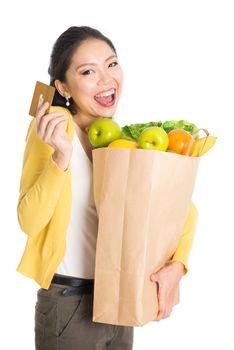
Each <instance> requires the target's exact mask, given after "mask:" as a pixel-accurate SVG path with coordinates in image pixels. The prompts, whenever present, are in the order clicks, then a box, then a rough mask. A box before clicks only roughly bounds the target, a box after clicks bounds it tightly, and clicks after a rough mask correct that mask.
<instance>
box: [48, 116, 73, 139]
mask: <svg viewBox="0 0 234 350" xmlns="http://www.w3.org/2000/svg"><path fill="white" fill-rule="evenodd" d="M67 121H68V118H67V117H66V116H60V117H56V118H55V119H52V120H51V121H50V122H49V123H48V124H47V127H46V130H45V134H44V140H45V141H46V140H48V141H49V140H50V139H51V137H52V135H53V133H54V131H55V128H58V127H60V126H61V125H63V124H65V123H66V122H67Z"/></svg>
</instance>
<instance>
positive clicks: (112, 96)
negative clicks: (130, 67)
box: [94, 88, 116, 107]
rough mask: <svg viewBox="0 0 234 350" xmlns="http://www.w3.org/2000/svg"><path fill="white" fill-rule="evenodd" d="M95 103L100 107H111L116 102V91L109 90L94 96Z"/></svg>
mask: <svg viewBox="0 0 234 350" xmlns="http://www.w3.org/2000/svg"><path fill="white" fill-rule="evenodd" d="M94 99H95V101H96V102H97V103H98V104H99V105H101V106H102V107H112V106H113V105H114V104H115V101H116V89H113V88H112V89H109V90H107V91H103V92H101V93H99V94H97V95H96V96H94Z"/></svg>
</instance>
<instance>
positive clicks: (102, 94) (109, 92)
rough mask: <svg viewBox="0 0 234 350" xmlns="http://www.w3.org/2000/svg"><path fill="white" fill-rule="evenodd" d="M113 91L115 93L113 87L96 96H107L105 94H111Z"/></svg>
mask: <svg viewBox="0 0 234 350" xmlns="http://www.w3.org/2000/svg"><path fill="white" fill-rule="evenodd" d="M114 93H115V89H111V90H109V91H106V92H102V93H100V94H97V95H96V97H107V96H110V95H113V94H114Z"/></svg>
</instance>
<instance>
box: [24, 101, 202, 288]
mask: <svg viewBox="0 0 234 350" xmlns="http://www.w3.org/2000/svg"><path fill="white" fill-rule="evenodd" d="M50 111H51V112H54V111H63V112H64V114H66V115H67V116H68V123H67V124H66V126H65V129H66V131H67V133H68V135H69V137H70V139H71V141H72V140H73V137H74V126H73V117H72V115H71V114H70V112H69V111H68V110H67V109H66V108H63V107H51V108H50ZM53 152H54V149H53V148H52V147H51V146H49V145H48V144H46V143H45V142H44V141H41V140H40V139H39V138H38V137H37V134H36V124H35V118H33V120H32V121H31V123H30V125H29V128H28V132H27V136H26V147H25V151H24V157H23V167H22V175H21V180H20V194H19V200H18V205H17V214H18V221H19V225H20V227H21V229H22V231H23V232H25V233H26V234H27V235H28V239H27V243H26V247H25V250H24V253H23V256H22V258H21V261H20V263H19V265H18V267H17V271H18V272H20V273H22V274H23V275H25V276H27V277H29V278H32V279H34V280H35V281H36V282H37V283H38V284H39V285H40V286H41V287H42V288H45V289H48V288H49V286H50V283H51V280H52V277H53V275H54V273H55V271H56V269H57V267H58V266H59V264H60V262H61V261H62V259H63V257H64V254H65V249H66V230H67V226H68V223H69V219H70V209H71V198H72V188H71V168H70V164H69V166H68V168H67V169H66V170H65V171H62V170H61V169H60V168H59V167H58V166H57V164H56V163H55V162H54V160H53V158H52V154H53ZM196 221H197V210H196V207H195V206H194V204H193V203H191V205H190V209H189V213H188V216H187V219H186V222H185V225H184V229H183V231H182V233H181V238H180V242H179V245H178V248H177V250H176V252H175V254H174V256H173V258H172V260H177V261H181V262H182V263H183V264H184V266H185V269H186V270H185V273H186V272H187V268H188V267H187V265H188V255H189V251H190V248H191V245H192V241H193V236H194V232H195V226H196Z"/></svg>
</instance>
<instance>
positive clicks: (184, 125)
mask: <svg viewBox="0 0 234 350" xmlns="http://www.w3.org/2000/svg"><path fill="white" fill-rule="evenodd" d="M150 126H158V127H162V128H163V129H164V130H165V131H166V132H167V133H168V132H169V131H171V130H174V129H184V130H186V131H187V132H189V133H190V134H191V135H192V134H193V133H194V132H195V131H196V130H197V126H196V125H195V124H193V123H190V122H188V121H186V120H168V121H165V122H161V121H158V122H149V123H143V124H142V123H141V124H139V123H138V124H130V125H125V126H124V127H122V138H126V139H130V140H135V141H137V140H138V137H139V135H140V133H141V132H142V131H143V130H144V129H146V128H148V127H150Z"/></svg>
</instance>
